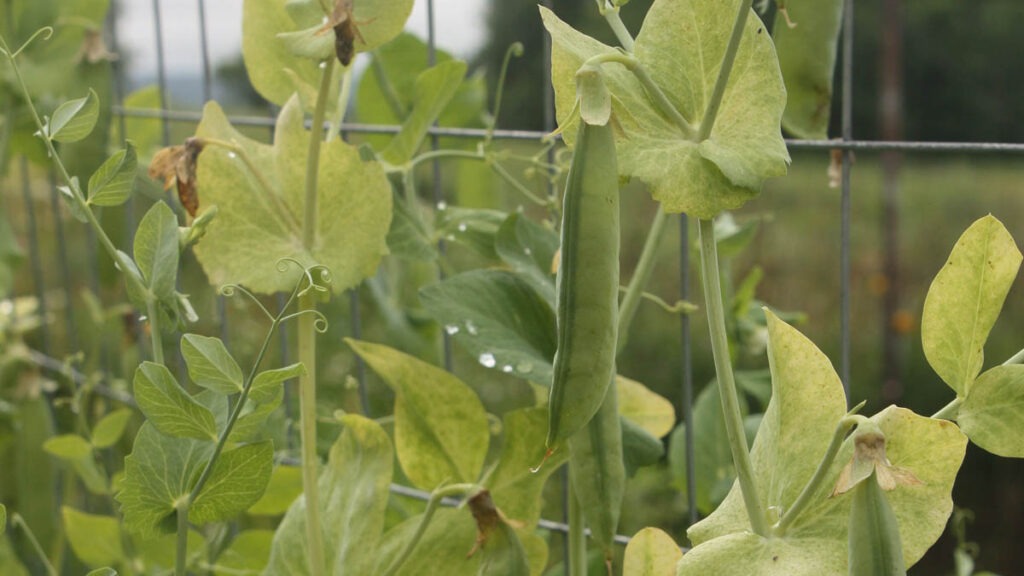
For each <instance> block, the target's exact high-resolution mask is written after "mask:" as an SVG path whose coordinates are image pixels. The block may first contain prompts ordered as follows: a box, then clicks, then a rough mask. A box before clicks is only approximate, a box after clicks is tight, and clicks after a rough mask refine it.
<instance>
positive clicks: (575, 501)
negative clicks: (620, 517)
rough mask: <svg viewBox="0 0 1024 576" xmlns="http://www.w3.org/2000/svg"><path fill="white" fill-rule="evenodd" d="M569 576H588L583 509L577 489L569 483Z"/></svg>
mask: <svg viewBox="0 0 1024 576" xmlns="http://www.w3.org/2000/svg"><path fill="white" fill-rule="evenodd" d="M567 496H568V497H569V538H568V539H567V541H566V545H567V546H568V547H569V569H568V570H567V571H566V574H568V575H569V576H587V533H586V518H585V517H584V515H583V507H582V506H580V501H579V498H577V497H576V489H575V488H573V487H572V482H569V494H568V495H567Z"/></svg>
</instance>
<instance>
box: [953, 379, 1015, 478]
mask: <svg viewBox="0 0 1024 576" xmlns="http://www.w3.org/2000/svg"><path fill="white" fill-rule="evenodd" d="M956 423H957V424H959V425H960V429H962V430H963V431H964V434H967V437H968V438H970V439H971V442H974V443H975V444H977V445H978V446H981V447H982V448H984V449H985V450H988V451H989V452H991V453H993V454H996V455H999V456H1004V457H1007V458H1022V457H1024V434H1022V433H1021V431H1022V430H1024V366H1022V365H1020V364H1013V365H1009V366H996V367H995V368H992V369H991V370H988V371H986V372H985V373H983V374H982V375H981V376H979V377H978V379H977V380H975V381H974V383H973V384H971V390H970V394H968V395H967V398H965V399H964V402H963V404H961V405H960V410H959V411H958V412H957V416H956Z"/></svg>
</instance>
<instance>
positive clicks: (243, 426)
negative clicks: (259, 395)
mask: <svg viewBox="0 0 1024 576" xmlns="http://www.w3.org/2000/svg"><path fill="white" fill-rule="evenodd" d="M282 400H284V388H281V387H277V388H276V389H275V392H274V396H273V397H271V398H270V399H268V400H267V401H266V402H264V403H262V404H259V403H256V402H255V401H253V400H251V399H250V400H246V404H245V407H244V408H243V409H242V412H241V414H240V415H239V417H238V420H237V421H235V427H234V428H232V429H231V435H230V436H229V437H228V440H230V441H231V442H252V441H254V440H256V439H259V438H264V437H266V434H267V430H266V423H267V419H268V418H270V415H271V414H273V413H274V411H275V410H277V407H278V406H280V405H281V401H282Z"/></svg>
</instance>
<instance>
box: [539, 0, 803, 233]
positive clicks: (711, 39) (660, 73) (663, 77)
mask: <svg viewBox="0 0 1024 576" xmlns="http://www.w3.org/2000/svg"><path fill="white" fill-rule="evenodd" d="M739 5H740V0H728V1H722V0H658V1H656V2H655V3H654V4H653V5H652V6H651V9H650V10H649V11H648V13H647V16H646V18H645V19H644V25H643V27H642V29H641V30H640V34H639V35H638V36H637V38H636V46H635V55H636V58H637V60H639V62H640V64H641V65H642V66H643V67H644V68H645V69H646V70H647V72H648V73H649V74H650V76H651V78H652V79H653V81H654V82H655V84H657V85H658V86H659V87H660V88H661V89H662V91H663V92H664V93H665V95H666V96H667V98H668V99H669V101H670V102H671V103H672V105H673V106H674V107H675V108H676V109H677V110H678V111H679V112H680V114H681V115H682V116H683V117H684V118H685V119H686V120H687V121H688V122H689V124H690V125H691V126H693V127H697V126H699V125H700V122H701V120H702V119H703V118H704V115H705V108H706V107H707V105H708V99H709V98H710V95H711V93H712V91H713V88H714V85H715V82H716V80H717V77H718V70H719V63H720V60H721V58H722V55H723V54H724V53H725V45H726V43H727V42H728V39H729V35H730V32H731V28H732V24H733V21H734V20H735V16H736V11H737V9H738V7H739ZM541 16H542V18H543V20H544V25H545V27H547V29H548V32H549V33H550V34H551V40H552V57H551V66H552V70H551V80H552V84H553V85H554V87H555V104H556V108H557V113H558V118H559V123H560V124H564V123H566V122H569V120H570V111H571V110H572V108H573V106H574V104H575V102H576V82H575V75H576V71H577V70H579V68H580V66H581V65H582V64H583V62H584V61H585V60H587V59H588V58H590V57H592V56H597V55H600V54H609V55H610V54H615V53H616V50H615V49H614V48H612V47H610V46H606V45H604V44H601V43H600V42H598V41H596V40H593V39H591V38H590V37H588V36H585V35H583V34H580V33H579V32H577V31H575V30H573V29H572V28H570V27H569V26H568V25H566V24H565V23H564V22H562V21H561V20H559V19H558V18H557V17H556V16H555V15H554V14H553V13H552V12H551V11H549V10H547V9H544V8H541ZM762 28H763V24H762V23H761V21H760V19H759V18H758V17H757V15H756V14H751V15H750V17H749V18H748V20H747V24H746V28H745V29H744V33H743V39H742V41H741V42H740V46H739V51H738V52H737V55H736V61H735V64H734V66H733V69H732V75H731V76H730V79H729V83H728V84H727V86H726V91H725V95H724V97H723V99H722V104H721V108H720V109H719V112H718V115H717V117H716V122H715V124H714V127H713V130H712V132H711V135H710V137H709V138H708V139H707V140H704V141H703V142H700V143H696V142H693V141H692V140H690V139H688V138H686V137H685V136H684V134H683V132H682V131H680V130H679V129H678V128H677V127H676V126H675V124H674V123H672V122H671V121H669V120H668V119H667V118H666V117H665V116H664V115H663V114H662V113H661V112H660V111H659V109H658V108H657V107H655V106H654V104H653V103H652V102H651V100H650V99H649V98H648V96H647V95H646V92H645V90H644V88H643V86H642V85H641V84H640V82H639V81H638V80H637V79H636V77H635V76H634V75H633V74H632V73H630V72H628V71H627V70H626V69H625V68H624V67H623V66H621V65H617V64H605V65H604V66H603V70H604V80H605V83H606V85H607V87H608V89H609V91H610V92H611V94H612V118H613V120H612V121H613V122H614V123H615V127H616V151H617V153H618V166H619V171H620V174H621V175H622V176H626V177H635V178H638V179H640V180H642V181H644V182H645V183H647V184H648V186H650V188H651V194H652V195H653V196H654V198H655V200H658V201H660V202H661V203H662V205H663V206H664V207H665V209H666V210H668V211H670V212H686V213H687V214H690V215H691V216H696V217H699V218H711V217H712V216H714V215H716V214H718V213H719V212H721V211H722V210H728V209H732V208H737V207H739V206H741V205H742V204H743V203H744V202H746V201H747V200H750V199H751V198H753V197H754V196H756V195H757V194H758V192H759V190H760V187H761V183H762V182H763V181H764V180H765V179H767V178H771V177H774V176H781V175H783V174H785V173H786V165H787V163H788V162H789V154H788V153H787V151H786V146H785V143H784V142H783V140H782V135H781V133H780V130H779V125H780V121H781V117H782V111H783V108H784V107H785V104H786V91H785V88H784V86H783V83H782V76H781V74H780V72H779V67H778V62H777V61H776V57H775V49H774V48H773V47H772V42H771V39H770V38H769V36H768V34H766V33H764V32H763V30H762ZM759 30H761V32H758V31H759ZM573 133H574V130H572V129H567V130H565V131H564V134H566V135H567V140H570V144H571V138H572V134H573Z"/></svg>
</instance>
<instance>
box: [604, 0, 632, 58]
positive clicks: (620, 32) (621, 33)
mask: <svg viewBox="0 0 1024 576" xmlns="http://www.w3.org/2000/svg"><path fill="white" fill-rule="evenodd" d="M601 1H602V2H604V0H601ZM601 15H602V16H604V19H605V21H606V22H608V26H609V27H610V28H611V29H612V32H614V33H615V38H616V39H618V41H619V44H622V48H623V49H625V50H626V52H633V35H632V34H630V33H629V30H627V29H626V25H625V24H623V23H622V18H619V7H618V6H613V7H607V6H606V7H605V9H604V10H601Z"/></svg>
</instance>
